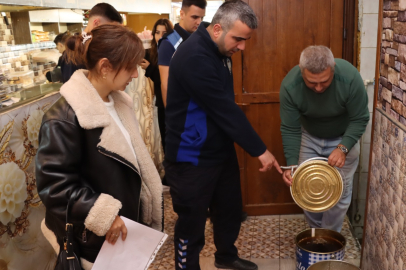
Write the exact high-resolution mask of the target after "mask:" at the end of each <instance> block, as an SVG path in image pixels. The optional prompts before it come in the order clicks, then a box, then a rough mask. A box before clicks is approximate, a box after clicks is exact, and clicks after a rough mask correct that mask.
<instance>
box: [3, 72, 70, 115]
mask: <svg viewBox="0 0 406 270" xmlns="http://www.w3.org/2000/svg"><path fill="white" fill-rule="evenodd" d="M27 78H28V77H27ZM61 86H62V84H61V83H48V84H40V85H35V86H32V87H28V88H21V89H20V90H16V91H14V92H13V91H9V92H8V93H7V94H5V95H4V94H3V95H2V94H1V92H0V115H1V114H2V113H3V112H6V111H9V110H11V109H15V108H17V107H21V106H24V105H25V104H27V103H30V102H33V101H36V100H39V99H41V98H43V97H44V96H46V95H49V94H56V93H57V92H59V89H60V88H61ZM0 88H1V86H0ZM0 91H1V90H0ZM1 96H3V97H2V98H1Z"/></svg>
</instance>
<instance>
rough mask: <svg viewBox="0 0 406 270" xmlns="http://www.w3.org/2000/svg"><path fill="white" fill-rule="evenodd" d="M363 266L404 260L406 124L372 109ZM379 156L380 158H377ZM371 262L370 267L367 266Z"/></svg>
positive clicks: (389, 266)
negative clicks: (371, 147)
mask: <svg viewBox="0 0 406 270" xmlns="http://www.w3.org/2000/svg"><path fill="white" fill-rule="evenodd" d="M375 127H376V128H375V133H374V138H373V139H372V141H373V142H376V143H375V145H374V146H373V153H372V160H371V172H375V173H373V175H371V177H370V184H369V198H368V210H367V213H366V215H367V224H366V225H365V240H364V256H363V259H362V260H363V261H362V265H363V267H362V269H363V270H369V269H382V270H389V269H393V270H395V269H403V268H402V267H403V261H405V260H406V248H405V246H404V243H405V241H406V231H405V230H406V226H405V218H406V186H405V185H406V161H405V156H404V155H405V150H406V149H405V148H406V143H405V139H406V138H405V134H406V133H405V127H403V126H402V125H401V124H400V123H399V122H396V121H395V120H393V118H391V116H389V115H388V114H387V113H385V112H384V111H382V110H380V109H376V111H375ZM379 157H380V158H379ZM371 265H373V266H374V267H373V268H370V266H371Z"/></svg>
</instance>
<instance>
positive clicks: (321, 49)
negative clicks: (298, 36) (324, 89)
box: [299, 45, 335, 74]
mask: <svg viewBox="0 0 406 270" xmlns="http://www.w3.org/2000/svg"><path fill="white" fill-rule="evenodd" d="M334 65H335V61H334V56H333V53H332V52H331V50H330V49H329V48H327V47H326V46H322V45H319V46H309V47H307V48H306V49H304V50H303V52H302V54H301V55H300V61H299V66H300V70H301V71H302V72H303V70H304V69H307V70H308V71H310V72H311V73H313V74H319V73H321V72H323V71H325V70H326V69H327V68H329V67H330V68H331V71H334Z"/></svg>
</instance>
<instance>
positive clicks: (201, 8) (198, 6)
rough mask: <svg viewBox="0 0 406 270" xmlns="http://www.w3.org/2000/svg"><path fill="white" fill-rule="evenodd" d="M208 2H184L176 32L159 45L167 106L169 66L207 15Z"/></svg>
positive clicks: (188, 0)
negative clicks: (175, 53) (176, 53)
mask: <svg viewBox="0 0 406 270" xmlns="http://www.w3.org/2000/svg"><path fill="white" fill-rule="evenodd" d="M206 6H207V2H206V0H183V1H182V8H181V10H180V22H179V23H177V24H175V27H174V30H173V31H172V32H170V33H167V34H165V35H164V36H163V37H162V39H161V40H160V41H159V43H158V51H159V53H158V65H159V73H160V76H161V92H162V100H163V102H164V105H165V106H166V95H167V88H168V75H169V64H170V62H171V59H172V56H173V54H174V52H175V51H176V49H177V48H178V46H179V45H180V44H181V43H182V42H184V41H185V40H186V39H188V37H189V36H190V34H192V33H193V32H194V31H196V29H197V27H199V25H200V23H201V22H202V20H203V17H204V15H205V14H206Z"/></svg>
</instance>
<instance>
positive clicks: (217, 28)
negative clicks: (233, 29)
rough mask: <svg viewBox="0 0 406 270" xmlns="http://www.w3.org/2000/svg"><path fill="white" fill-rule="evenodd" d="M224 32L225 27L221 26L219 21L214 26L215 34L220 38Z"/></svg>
mask: <svg viewBox="0 0 406 270" xmlns="http://www.w3.org/2000/svg"><path fill="white" fill-rule="evenodd" d="M222 33H223V28H222V27H221V25H220V24H219V23H216V24H215V25H214V26H213V36H214V37H215V38H219V37H220V36H221V34H222Z"/></svg>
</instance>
